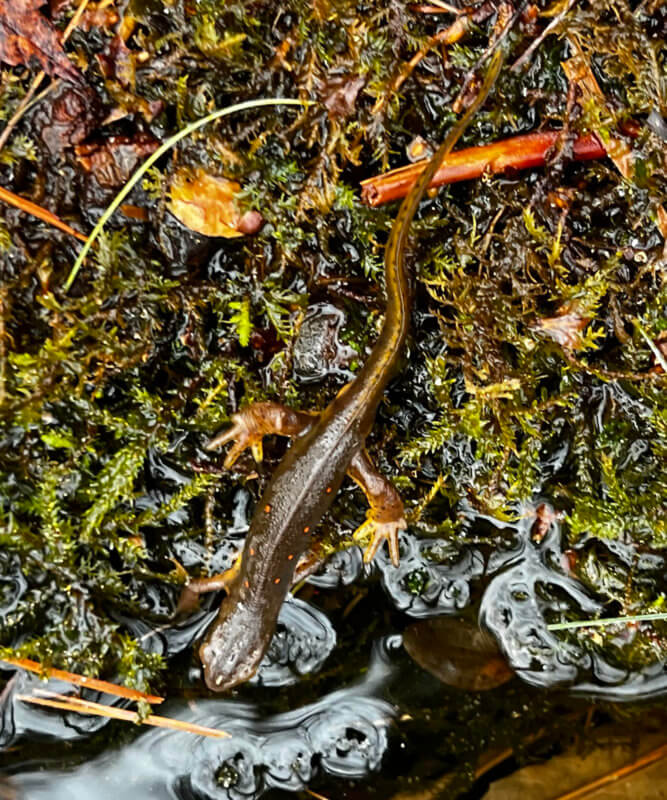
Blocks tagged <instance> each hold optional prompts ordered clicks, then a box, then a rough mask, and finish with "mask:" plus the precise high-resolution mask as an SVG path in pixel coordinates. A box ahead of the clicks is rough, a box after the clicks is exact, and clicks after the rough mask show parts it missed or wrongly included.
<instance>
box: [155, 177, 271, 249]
mask: <svg viewBox="0 0 667 800" xmlns="http://www.w3.org/2000/svg"><path fill="white" fill-rule="evenodd" d="M240 190H241V186H240V185H239V184H238V183H236V181H230V180H228V179H227V178H220V177H217V176H215V175H209V174H208V173H206V172H204V170H203V169H197V170H195V171H192V170H190V169H181V170H179V171H178V172H177V173H176V175H175V176H174V178H173V179H172V182H171V191H170V194H171V202H170V204H169V209H170V211H171V213H172V214H173V215H174V216H175V217H176V218H177V219H178V220H179V221H180V222H182V223H183V225H185V226H186V227H188V228H190V230H193V231H196V232H197V233H201V234H203V235H204V236H222V237H224V238H226V239H231V238H234V237H236V236H243V235H244V234H246V233H256V231H258V230H259V228H260V227H261V225H262V222H263V220H262V217H261V214H259V212H257V211H248V212H246V213H245V214H243V215H241V214H240V212H239V210H238V208H237V206H236V203H235V201H234V198H235V197H236V195H237V194H238V193H239V191H240Z"/></svg>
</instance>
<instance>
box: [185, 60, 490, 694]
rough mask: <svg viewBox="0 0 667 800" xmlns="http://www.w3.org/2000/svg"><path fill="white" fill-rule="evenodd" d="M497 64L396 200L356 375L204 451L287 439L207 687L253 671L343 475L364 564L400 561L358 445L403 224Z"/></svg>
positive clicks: (209, 639) (406, 298) (369, 409)
mask: <svg viewBox="0 0 667 800" xmlns="http://www.w3.org/2000/svg"><path fill="white" fill-rule="evenodd" d="M500 63H501V59H500V57H496V58H494V60H493V63H492V65H491V67H490V69H489V71H488V74H487V77H486V79H485V82H484V84H483V86H482V88H481V90H480V92H479V94H478V96H477V98H476V99H475V101H474V102H473V103H472V105H471V106H470V107H469V108H468V110H467V111H466V112H465V114H464V115H463V116H462V118H461V119H460V120H459V122H458V123H457V124H456V125H455V126H454V127H453V128H452V130H451V131H450V133H449V135H448V136H447V138H446V139H445V141H444V142H443V143H442V144H441V145H440V147H439V148H438V149H437V151H436V152H435V154H434V155H433V157H432V158H431V160H430V161H429V162H428V164H427V165H426V167H425V168H424V171H423V172H422V173H421V175H420V177H419V178H418V180H417V181H416V183H415V185H414V187H413V188H412V189H411V191H410V193H409V194H408V195H407V196H406V198H405V199H404V200H403V203H402V204H401V207H400V209H399V212H398V215H397V217H396V219H395V221H394V224H393V226H392V229H391V233H390V236H389V240H388V242H387V246H386V249H385V282H386V293H387V305H386V313H385V319H384V324H383V326H382V330H381V332H380V335H379V338H378V340H377V342H376V343H375V346H374V347H373V349H372V351H371V353H370V355H369V357H368V359H367V360H366V363H365V364H364V366H363V368H362V369H361V371H360V372H359V374H358V375H357V376H355V378H354V380H353V381H352V382H351V383H349V384H347V385H346V386H345V387H344V388H343V390H342V391H341V392H340V393H339V394H338V396H337V397H336V398H335V399H334V400H333V401H332V402H331V403H330V405H329V406H327V408H325V409H324V411H323V412H322V413H321V414H319V415H317V416H314V415H311V414H307V413H304V412H299V411H293V410H291V409H289V408H285V407H284V406H281V405H279V404H277V403H256V404H253V405H250V406H248V407H247V408H245V409H243V410H242V411H241V412H239V413H238V414H234V415H233V417H232V420H233V422H234V424H233V426H232V427H231V428H230V429H229V430H227V431H226V432H224V433H223V434H221V435H219V436H217V437H215V438H214V439H213V440H211V441H210V442H209V443H208V445H207V446H208V447H209V449H213V448H216V447H219V446H221V445H223V444H226V443H227V442H230V441H233V442H234V445H233V446H232V448H231V450H230V452H229V454H228V455H227V458H226V460H225V466H227V467H230V466H231V465H232V464H233V463H234V461H235V460H236V458H237V457H238V455H239V454H240V453H241V452H242V451H243V450H244V449H245V448H246V447H252V448H253V451H257V450H260V448H261V442H262V437H263V436H264V435H265V434H269V433H277V434H281V435H285V436H293V437H294V442H293V444H292V446H291V447H290V448H289V450H288V451H287V453H286V455H285V457H284V458H283V459H282V461H281V463H280V465H279V466H278V468H277V469H276V471H275V473H274V475H273V477H272V479H271V481H270V482H269V484H268V486H267V488H266V490H265V491H264V494H263V495H262V498H261V500H260V501H259V504H258V506H257V508H256V510H255V513H254V516H253V518H252V522H251V525H250V530H249V532H248V536H247V538H246V541H245V546H244V549H243V553H242V556H241V561H240V564H239V565H238V567H237V569H236V570H235V571H234V574H233V579H232V580H231V581H230V582H229V585H228V595H227V597H226V598H225V599H224V600H223V602H222V605H221V606H220V611H219V613H218V615H217V618H216V619H215V621H214V622H213V624H212V625H211V627H210V628H209V630H208V632H207V634H206V637H205V639H204V641H203V643H202V644H201V646H200V648H199V655H200V658H201V661H202V664H203V667H204V678H205V680H206V684H207V685H208V687H209V688H210V689H212V690H213V691H218V692H221V691H225V690H226V689H230V688H231V687H233V686H236V685H237V684H239V683H242V682H243V681H246V680H248V679H249V678H251V677H252V676H253V675H254V674H255V672H256V671H257V668H258V666H259V663H260V661H261V660H262V658H263V656H264V654H265V652H266V650H267V647H268V645H269V642H270V641H271V637H272V636H273V633H274V630H275V627H276V620H277V617H278V612H279V610H280V607H281V606H282V604H283V601H284V599H285V596H286V594H287V592H288V591H289V589H290V586H291V583H292V579H293V576H294V569H295V566H296V564H297V561H298V559H299V557H300V556H301V554H302V553H303V552H304V551H305V550H306V548H307V546H308V543H309V540H310V534H311V531H312V530H313V528H314V527H315V526H316V525H317V523H318V522H319V520H320V519H321V517H322V516H323V514H324V513H325V511H326V510H327V509H328V508H329V506H330V505H331V502H332V500H333V498H334V497H335V495H336V492H337V491H338V489H339V487H340V485H341V483H342V481H343V478H344V477H345V475H346V474H348V475H350V476H351V477H352V478H353V480H355V481H356V483H358V484H359V485H360V486H361V488H362V489H363V490H364V492H365V494H366V496H367V498H368V501H369V504H370V509H369V511H368V514H367V519H366V522H365V523H364V524H363V525H362V528H361V529H360V530H363V531H364V532H365V533H370V534H372V541H371V543H370V544H369V546H368V547H367V549H366V551H365V554H364V559H365V560H366V561H369V560H370V559H372V558H373V556H374V555H375V553H376V552H377V551H378V548H379V547H380V546H381V544H382V542H383V540H384V539H387V541H388V545H389V553H390V556H391V559H392V561H393V563H394V564H396V565H397V564H398V558H399V547H398V532H399V530H402V529H404V528H405V526H406V523H405V519H404V512H403V503H402V501H401V498H400V497H399V495H398V493H397V491H396V489H395V488H394V486H393V485H392V484H391V483H390V482H389V481H388V480H387V479H386V478H384V477H383V476H382V475H380V474H379V473H378V472H377V471H376V470H375V468H374V467H373V464H372V463H371V461H370V459H369V457H368V454H367V453H366V452H365V450H364V442H365V439H366V437H367V436H368V434H369V432H370V430H371V427H372V425H373V422H374V419H375V412H376V409H377V407H378V404H379V403H380V400H381V399H382V394H383V392H384V389H385V387H386V385H387V383H388V382H389V380H390V378H391V377H392V375H393V373H394V370H395V368H396V365H397V363H398V361H399V359H400V357H401V354H402V351H403V346H404V344H405V340H406V337H407V333H408V327H409V323H410V310H411V299H412V298H411V291H410V286H409V282H408V275H407V274H406V271H405V269H404V263H403V262H404V251H405V244H406V241H407V237H408V232H409V228H410V223H411V222H412V219H413V217H414V215H415V212H416V210H417V207H418V205H419V203H420V201H421V199H422V197H423V195H424V192H425V191H426V188H427V187H428V185H429V183H430V182H431V179H432V177H433V175H434V174H435V172H436V170H437V169H438V166H439V165H440V162H441V161H442V159H443V158H444V157H445V156H446V155H447V154H448V153H449V152H450V151H451V149H452V148H453V146H454V144H455V142H456V141H457V139H458V138H459V136H460V135H461V133H462V132H463V130H464V128H465V127H466V125H467V123H468V121H469V120H470V118H471V117H472V115H473V114H474V113H475V111H476V110H477V108H478V107H479V106H480V105H481V104H482V102H483V101H484V99H485V98H486V96H487V94H488V92H489V90H490V88H491V86H492V85H493V83H494V81H495V78H496V76H497V74H498V71H499V69H500ZM209 580H210V581H211V587H212V588H219V586H220V581H219V580H217V581H216V579H215V578H214V579H209ZM206 582H207V580H206V579H205V580H204V581H193V582H192V583H191V584H190V588H191V589H194V591H204V590H205V589H204V588H203V584H206ZM195 584H197V586H198V587H199V588H198V589H197V588H196V587H195Z"/></svg>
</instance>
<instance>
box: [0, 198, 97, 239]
mask: <svg viewBox="0 0 667 800" xmlns="http://www.w3.org/2000/svg"><path fill="white" fill-rule="evenodd" d="M0 200H2V201H3V202H5V203H7V205H10V206H14V208H19V209H20V210H21V211H25V212H26V214H30V215H31V216H33V217H37V219H41V220H42V222H47V223H48V224H49V225H53V227H54V228H59V229H60V230H61V231H64V232H65V233H69V235H70V236H76V238H77V239H79V240H80V241H82V242H85V241H86V239H87V237H86V236H85V234H83V233H79V231H76V230H74V228H72V227H71V226H69V225H68V224H67V223H66V222H63V221H62V220H61V219H60V217H57V216H56V215H55V214H52V213H51V212H50V211H47V210H46V209H45V208H42V206H38V205H37V203H33V202H32V201H31V200H26V199H25V197H21V196H20V195H18V194H14V192H10V191H9V189H3V187H2V186H0Z"/></svg>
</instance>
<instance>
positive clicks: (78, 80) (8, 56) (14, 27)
mask: <svg viewBox="0 0 667 800" xmlns="http://www.w3.org/2000/svg"><path fill="white" fill-rule="evenodd" d="M43 5H44V2H42V0H0V61H3V62H4V63H5V64H9V65H11V66H17V65H19V64H24V65H27V64H29V63H30V61H31V60H32V59H34V60H35V61H37V62H38V63H39V64H40V66H41V67H42V69H43V70H44V72H46V73H47V75H51V76H52V77H58V78H62V79H63V80H65V81H68V82H69V83H73V84H76V85H78V86H81V85H82V84H83V79H82V77H81V74H80V73H79V71H78V70H77V69H76V68H75V67H74V65H73V64H72V63H71V61H70V60H69V59H68V58H67V56H66V55H65V51H64V50H63V48H62V45H61V43H60V34H59V33H58V31H57V30H56V29H55V28H54V27H53V25H52V23H51V22H50V21H49V20H47V19H46V17H44V16H43V15H42V14H40V13H39V8H40V7H41V6H43Z"/></svg>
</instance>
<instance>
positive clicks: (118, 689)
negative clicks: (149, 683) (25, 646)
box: [0, 656, 164, 705]
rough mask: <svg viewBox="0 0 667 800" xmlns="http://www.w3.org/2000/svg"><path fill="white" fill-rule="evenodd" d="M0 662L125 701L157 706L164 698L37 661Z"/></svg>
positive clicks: (5, 659) (6, 658)
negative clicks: (143, 701)
mask: <svg viewBox="0 0 667 800" xmlns="http://www.w3.org/2000/svg"><path fill="white" fill-rule="evenodd" d="M0 661H3V662H4V663H5V664H11V665H12V666H13V667H20V668H21V669H25V670H27V671H28V672H35V673H37V674H38V675H45V676H46V677H47V678H55V679H56V680H59V681H66V682H67V683H73V684H74V685H75V686H83V687H84V688H86V689H94V690H95V691H98V692H105V693H106V694H112V695H115V696H116V697H124V698H125V699H126V700H145V701H146V702H147V703H150V704H151V705H158V704H159V703H162V702H163V701H164V697H158V696H157V695H153V694H146V693H145V692H140V691H138V690H137V689H128V688H127V687H126V686H118V685H117V684H115V683H108V682H107V681H101V680H99V679H98V678H88V677H86V676H85V675H77V673H75V672H65V671H64V670H62V669H53V668H51V667H45V666H43V665H42V664H39V663H38V662H37V661H31V660H30V659H28V658H8V657H6V656H5V657H3V658H2V659H0Z"/></svg>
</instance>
